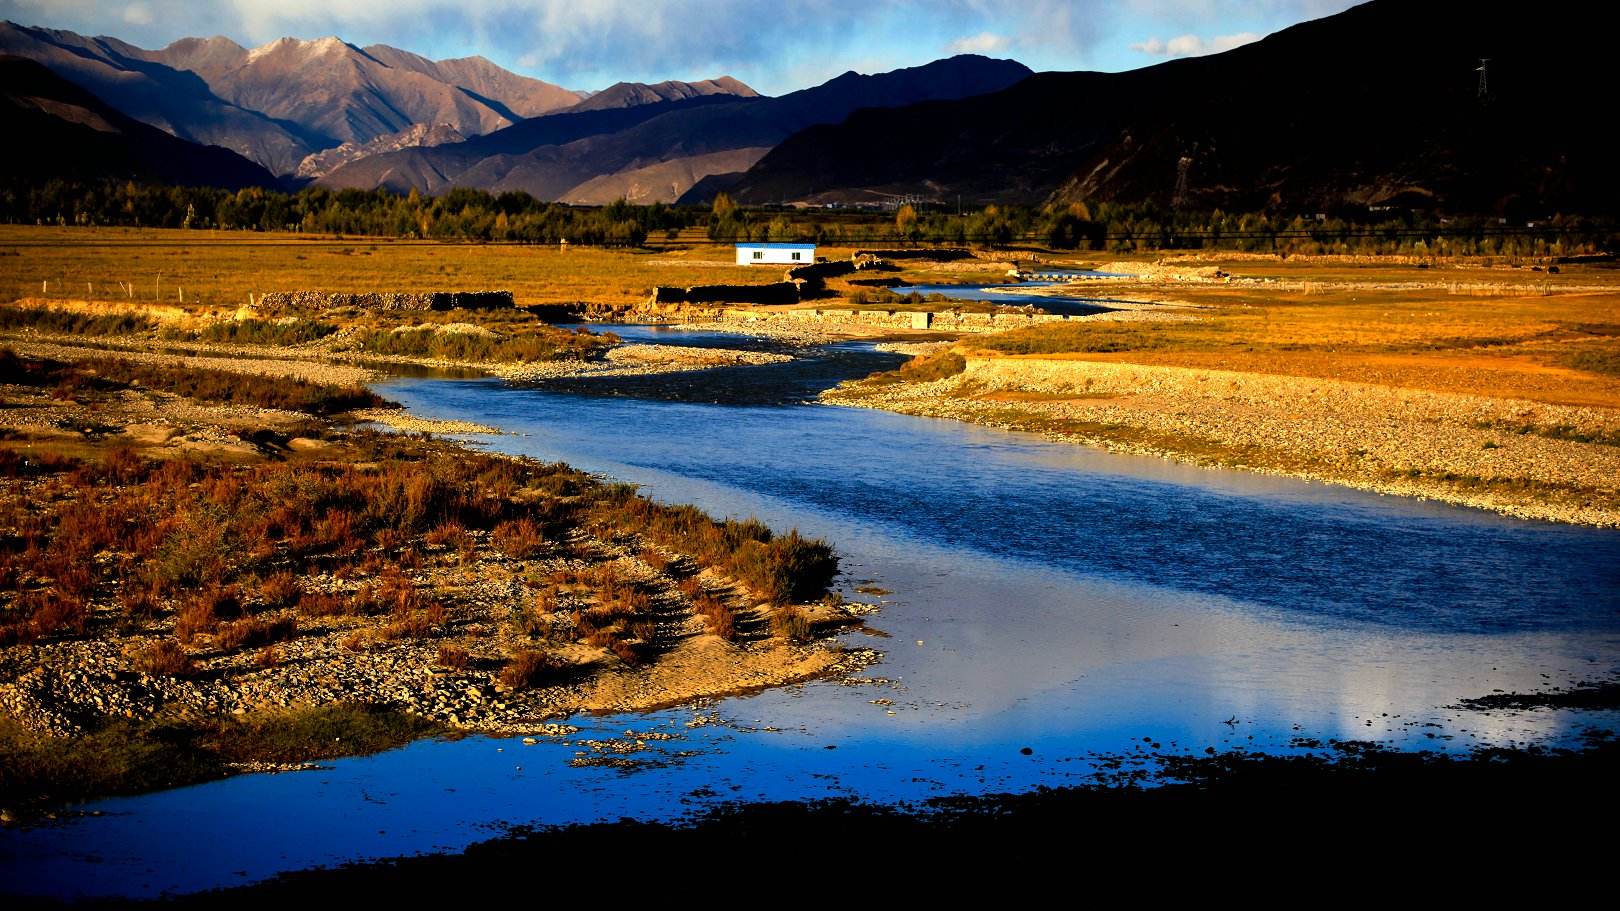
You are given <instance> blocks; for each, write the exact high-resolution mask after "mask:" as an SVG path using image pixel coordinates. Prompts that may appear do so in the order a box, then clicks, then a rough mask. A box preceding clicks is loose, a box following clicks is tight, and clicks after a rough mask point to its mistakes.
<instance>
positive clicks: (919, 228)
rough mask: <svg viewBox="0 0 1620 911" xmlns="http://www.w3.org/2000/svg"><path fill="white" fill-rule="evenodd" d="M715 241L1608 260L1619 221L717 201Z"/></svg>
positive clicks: (1109, 206) (1124, 206)
mask: <svg viewBox="0 0 1620 911" xmlns="http://www.w3.org/2000/svg"><path fill="white" fill-rule="evenodd" d="M708 233H709V237H710V238H711V239H712V240H715V241H729V240H737V241H741V240H747V241H778V240H779V241H801V242H816V243H822V244H836V245H855V244H873V243H902V244H903V243H919V244H952V245H959V246H970V245H983V246H1008V245H1011V244H1014V243H1021V244H1036V245H1040V246H1044V247H1049V248H1052V249H1057V250H1090V251H1100V252H1115V253H1125V252H1131V251H1136V250H1177V249H1186V250H1197V249H1222V250H1239V251H1247V252H1255V253H1283V254H1290V255H1293V254H1348V255H1392V254H1393V255H1407V256H1481V255H1485V256H1497V255H1501V256H1570V255H1582V254H1592V253H1603V252H1612V251H1613V250H1614V249H1615V248H1616V246H1617V243H1616V242H1617V240H1620V221H1617V220H1616V219H1614V218H1610V217H1593V216H1584V215H1553V216H1550V217H1548V218H1546V219H1542V220H1538V221H1536V222H1532V223H1519V224H1506V223H1504V222H1502V221H1501V220H1500V219H1498V218H1496V217H1494V216H1444V215H1440V214H1438V213H1426V212H1416V211H1411V212H1371V211H1363V212H1359V213H1335V214H1328V213H1321V214H1317V213H1311V214H1309V215H1300V214H1279V213H1270V212H1223V211H1221V210H1218V209H1217V210H1214V211H1202V212H1200V211H1187V210H1179V209H1168V208H1165V207H1163V206H1157V205H1153V204H1146V203H1110V202H1104V203H1099V204H1098V205H1097V206H1096V208H1095V209H1093V208H1092V207H1090V206H1088V205H1086V204H1085V203H1083V202H1081V203H1071V204H1068V205H1056V206H996V205H990V206H985V207H984V208H982V209H979V210H978V211H974V212H966V213H962V214H955V213H950V212H944V211H928V210H923V211H919V210H918V209H917V208H916V207H914V206H911V205H903V206H900V207H899V208H898V209H897V210H896V211H895V212H894V214H893V215H892V216H884V217H877V216H871V215H867V216H862V217H854V218H845V219H839V220H829V219H827V218H825V217H824V216H817V215H806V214H804V213H794V212H788V211H771V210H745V209H742V208H739V207H737V206H736V205H734V204H733V203H732V202H731V200H730V199H728V198H726V197H725V195H724V194H721V196H720V197H719V198H717V199H716V200H715V203H714V205H713V206H712V207H711V210H710V212H709V224H708Z"/></svg>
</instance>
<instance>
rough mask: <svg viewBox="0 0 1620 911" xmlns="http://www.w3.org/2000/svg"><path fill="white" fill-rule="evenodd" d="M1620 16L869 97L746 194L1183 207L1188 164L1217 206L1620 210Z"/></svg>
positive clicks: (1490, 16)
mask: <svg viewBox="0 0 1620 911" xmlns="http://www.w3.org/2000/svg"><path fill="white" fill-rule="evenodd" d="M1599 20H1601V21H1599ZM1613 21H1614V16H1613V14H1612V13H1608V12H1604V11H1598V10H1596V9H1595V8H1587V9H1584V10H1583V13H1582V18H1581V20H1580V21H1579V22H1577V21H1575V20H1574V19H1563V20H1556V21H1555V20H1545V21H1541V22H1539V23H1536V24H1534V25H1533V27H1532V24H1531V23H1528V22H1527V21H1526V20H1525V19H1524V17H1523V13H1522V10H1518V9H1515V8H1508V7H1496V6H1478V5H1475V4H1467V3H1460V2H1456V0H1443V2H1430V3H1423V4H1411V3H1399V2H1393V0H1377V2H1373V3H1368V4H1365V5H1363V6H1359V7H1356V8H1353V9H1351V10H1348V11H1346V12H1344V13H1341V14H1339V15H1336V16H1331V17H1328V18H1325V19H1320V20H1316V21H1313V22H1307V23H1304V24H1301V25H1298V26H1294V27H1292V28H1289V29H1286V30H1284V31H1282V32H1279V33H1277V34H1275V35H1272V36H1271V37H1269V38H1266V39H1264V40H1262V41H1259V42H1256V43H1254V44H1251V45H1247V46H1244V47H1241V48H1238V49H1236V50H1232V51H1228V52H1226V53H1223V54H1219V55H1214V56H1209V57H1201V58H1195V59H1187V60H1177V61H1172V62H1168V63H1164V64H1160V65H1158V66H1154V67H1148V68H1145V69H1141V70H1134V71H1131V72H1126V73H1046V74H1041V75H1039V76H1036V77H1033V78H1031V79H1028V80H1026V81H1024V82H1022V83H1020V84H1018V85H1016V86H1014V87H1012V88H1010V89H1008V90H1006V91H1003V92H999V93H996V94H993V95H985V96H980V97H976V98H969V99H965V100H961V101H944V102H933V103H926V104H919V105H913V106H910V107H906V108H902V109H899V110H891V111H876V110H867V111H860V112H857V113H856V114H855V115H853V116H851V117H850V118H849V119H848V120H847V121H845V122H843V123H841V124H838V125H834V126H820V127H814V128H811V129H809V130H805V131H804V132H802V133H800V134H798V135H795V136H793V137H792V138H790V139H788V140H787V141H785V142H783V143H782V144H781V145H779V146H778V147H777V148H776V149H775V150H773V151H772V152H771V153H770V154H769V155H767V156H766V157H765V158H764V159H762V160H761V161H760V162H759V163H758V164H757V165H755V166H754V167H753V168H752V169H751V170H750V171H749V172H748V173H747V174H746V175H744V176H743V177H742V178H740V179H739V180H738V181H737V182H736V183H735V184H734V185H733V187H732V191H733V193H734V195H735V196H736V197H737V198H738V199H739V200H740V201H744V202H755V203H760V202H772V201H778V200H782V199H789V200H793V199H822V200H845V201H853V200H858V199H861V198H874V196H875V195H876V194H878V193H887V192H910V193H917V192H921V193H926V194H932V195H934V196H936V197H937V198H940V199H942V200H947V201H948V200H953V199H954V197H955V196H956V195H957V194H961V195H962V197H963V198H964V201H971V202H975V203H981V202H990V201H1012V202H1039V201H1042V200H1045V199H1048V198H1049V197H1051V198H1055V199H1056V200H1058V201H1063V200H1069V199H1087V200H1092V201H1096V200H1128V201H1139V200H1153V201H1159V202H1165V203H1168V202H1171V201H1172V200H1173V198H1174V197H1175V196H1176V193H1177V189H1176V188H1177V183H1178V175H1179V174H1181V173H1182V172H1183V171H1184V172H1185V175H1186V180H1185V194H1184V201H1185V203H1186V204H1188V205H1191V206H1195V207H1200V208H1212V207H1224V208H1228V209H1257V208H1264V207H1282V208H1286V209H1292V210H1311V209H1321V208H1334V207H1338V206H1352V205H1360V206H1365V205H1377V204H1383V203H1393V204H1399V205H1409V204H1413V203H1414V202H1415V203H1419V204H1435V205H1441V206H1446V207H1450V208H1455V209H1469V210H1491V209H1504V210H1524V211H1547V210H1552V209H1570V210H1573V209H1580V210H1584V211H1595V210H1612V209H1613V208H1614V207H1615V205H1616V203H1617V202H1620V200H1617V191H1616V187H1617V184H1620V181H1617V180H1616V179H1615V178H1613V177H1611V176H1609V174H1608V171H1609V168H1608V164H1607V157H1608V150H1607V148H1606V143H1605V142H1604V141H1603V137H1602V135H1601V134H1602V133H1603V132H1604V130H1603V126H1602V122H1603V117H1602V116H1601V115H1600V114H1599V113H1598V110H1599V108H1600V107H1602V106H1604V105H1605V104H1607V103H1608V102H1607V96H1608V95H1610V94H1612V87H1613V85H1614V79H1613V78H1612V77H1610V76H1607V75H1605V74H1604V72H1603V67H1604V66H1605V63H1604V57H1603V55H1602V54H1601V53H1600V50H1601V48H1600V46H1599V44H1600V42H1601V41H1604V40H1607V35H1608V34H1610V31H1609V28H1608V26H1610V25H1612V24H1613ZM1481 57H1488V58H1491V60H1490V63H1489V73H1488V75H1489V95H1488V96H1487V97H1486V98H1484V99H1481V98H1480V97H1479V96H1478V73H1477V72H1476V67H1478V66H1479V58H1481ZM880 140H881V141H880ZM1183 158H1185V159H1187V161H1186V163H1185V165H1183V164H1182V159H1183Z"/></svg>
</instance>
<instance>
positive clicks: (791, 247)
mask: <svg viewBox="0 0 1620 911" xmlns="http://www.w3.org/2000/svg"><path fill="white" fill-rule="evenodd" d="M737 246H738V247H739V248H741V247H764V248H766V249H768V250H814V249H815V248H816V245H815V244H738V245H737Z"/></svg>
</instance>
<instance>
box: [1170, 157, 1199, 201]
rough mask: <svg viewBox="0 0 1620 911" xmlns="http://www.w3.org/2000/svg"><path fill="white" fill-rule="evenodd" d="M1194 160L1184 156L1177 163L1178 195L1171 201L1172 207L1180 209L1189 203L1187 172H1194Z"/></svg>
mask: <svg viewBox="0 0 1620 911" xmlns="http://www.w3.org/2000/svg"><path fill="white" fill-rule="evenodd" d="M1192 163H1193V160H1192V158H1191V157H1189V156H1186V155H1183V156H1181V160H1179V161H1177V162H1176V194H1175V196H1174V197H1173V198H1172V199H1171V200H1170V205H1171V206H1173V207H1175V208H1177V209H1179V208H1181V207H1182V206H1183V205H1186V203H1187V172H1188V171H1190V170H1192Z"/></svg>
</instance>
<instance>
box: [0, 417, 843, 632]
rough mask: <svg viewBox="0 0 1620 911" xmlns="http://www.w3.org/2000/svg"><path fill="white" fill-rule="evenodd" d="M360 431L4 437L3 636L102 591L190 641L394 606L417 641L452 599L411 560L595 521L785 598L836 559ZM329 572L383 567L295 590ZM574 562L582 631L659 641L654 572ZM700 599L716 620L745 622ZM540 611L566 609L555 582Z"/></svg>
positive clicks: (51, 623) (749, 531) (73, 624)
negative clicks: (278, 454) (349, 586)
mask: <svg viewBox="0 0 1620 911" xmlns="http://www.w3.org/2000/svg"><path fill="white" fill-rule="evenodd" d="M349 439H350V444H351V445H352V446H353V447H354V449H355V450H356V451H355V453H354V457H355V458H354V462H353V463H351V464H344V465H338V464H331V463H318V464H312V463H288V462H268V463H263V464H257V465H250V466H243V465H204V464H200V463H196V462H191V461H186V460H179V459H176V460H169V461H163V462H156V461H149V460H146V459H144V458H142V457H140V456H138V455H136V454H135V453H134V452H133V451H131V450H128V449H114V450H111V451H110V452H108V453H107V454H106V455H105V456H104V457H103V458H101V459H100V460H97V461H88V462H79V461H74V460H58V461H55V462H52V463H51V464H49V465H46V464H43V463H39V462H33V461H29V460H26V459H22V458H19V457H17V456H16V455H15V454H14V453H11V452H10V451H9V450H6V449H0V490H4V491H5V496H0V529H5V531H4V532H0V644H4V643H7V642H14V641H19V640H33V639H37V638H40V637H45V636H54V635H69V634H80V633H84V632H85V631H86V630H87V626H88V624H89V622H90V619H91V616H92V611H91V607H92V605H93V604H100V605H108V606H116V607H117V610H118V612H119V613H120V614H122V615H123V616H126V617H128V618H131V619H140V620H145V619H150V618H152V617H155V616H158V615H160V614H163V613H165V612H172V613H173V616H174V632H175V636H176V637H177V638H178V639H179V640H180V641H182V642H187V641H192V640H195V639H198V638H200V637H204V636H207V637H211V638H212V641H213V642H214V644H215V645H216V646H217V647H219V648H222V649H238V648H258V647H267V646H270V645H273V644H275V643H277V642H281V641H285V640H286V639H288V638H290V637H292V636H294V635H296V632H297V624H296V621H295V620H294V619H293V618H292V617H291V616H290V615H289V616H286V617H284V618H279V619H273V620H272V619H267V618H266V617H263V616H260V615H262V614H268V613H270V612H279V611H285V610H287V609H289V608H293V609H295V612H296V613H297V614H300V615H304V616H327V615H332V614H383V613H386V614H389V615H390V620H389V622H388V624H387V625H386V626H384V627H383V628H382V629H381V630H380V631H379V632H378V634H377V636H378V637H380V638H381V639H391V638H406V637H409V638H422V637H426V636H430V635H436V634H437V632H438V631H441V630H443V629H444V628H445V626H446V624H447V623H448V621H449V617H448V615H447V610H446V607H445V606H444V605H442V604H439V603H437V602H435V601H433V600H432V599H430V598H428V597H425V596H424V595H423V593H422V592H421V591H419V590H418V588H417V586H416V585H415V584H414V583H413V582H412V581H411V580H410V579H409V578H408V577H407V576H406V575H405V573H404V572H403V570H402V569H401V567H410V566H414V565H417V564H418V563H419V562H420V561H421V560H423V559H426V558H428V557H430V556H431V555H432V554H434V553H440V552H444V553H447V554H455V555H457V556H459V558H460V559H461V560H462V561H463V562H466V561H469V560H471V559H472V558H473V557H474V556H476V553H477V551H478V548H479V547H484V546H488V547H492V548H498V549H500V550H502V551H504V552H506V553H507V554H510V555H514V556H516V555H533V554H535V553H538V552H539V551H540V549H541V548H543V547H545V546H546V544H545V542H547V541H562V540H566V539H567V538H568V535H569V533H570V532H571V531H572V530H574V529H576V528H579V527H586V526H588V527H593V528H596V529H598V530H602V531H605V532H607V533H609V534H626V535H629V534H633V535H638V536H641V537H643V538H645V539H648V540H650V541H653V542H656V543H657V544H658V545H659V546H660V547H663V548H667V549H669V550H672V551H675V552H677V553H681V554H684V555H687V556H688V557H690V559H692V560H693V561H695V562H696V563H697V564H699V565H701V566H709V567H715V568H716V569H718V570H720V571H721V572H723V573H726V574H728V575H730V576H731V577H733V578H735V579H737V580H738V581H739V582H741V583H742V584H744V585H746V586H747V587H748V588H749V589H750V590H752V592H753V593H754V594H755V595H756V596H758V597H760V598H762V599H764V600H766V601H769V602H771V603H773V604H780V603H787V602H790V601H795V600H809V599H811V598H814V597H816V596H817V595H819V594H820V593H821V592H822V591H824V590H825V589H826V587H827V585H828V584H829V583H830V582H831V580H832V578H833V576H834V575H835V573H836V572H837V565H838V564H837V558H836V556H835V555H834V554H833V552H832V549H831V548H830V547H828V546H827V545H826V544H825V543H824V542H822V541H819V540H812V539H807V538H804V537H802V536H800V535H799V534H798V533H797V532H792V533H789V534H787V535H773V534H772V533H771V532H770V530H769V529H767V528H766V527H765V526H764V525H762V524H760V523H759V522H757V521H754V520H747V521H735V520H728V521H724V522H718V521H715V520H713V519H711V518H709V517H708V516H706V515H704V514H703V513H702V512H700V511H698V510H697V509H696V508H695V507H691V506H664V505H661V504H656V503H653V502H651V501H649V500H646V499H644V498H641V497H638V496H636V495H635V493H634V489H633V488H631V487H629V486H627V485H610V484H603V483H602V482H600V481H597V480H595V479H592V478H591V477H589V476H587V475H585V474H582V473H580V472H577V471H574V470H573V469H570V468H568V467H567V466H563V465H548V464H539V463H533V462H520V461H516V460H511V459H503V458H499V457H495V456H489V455H483V454H478V453H469V452H465V451H461V450H453V449H448V448H445V447H442V446H439V445H437V444H433V443H430V442H427V441H422V440H416V439H412V438H408V437H399V436H393V435H384V434H372V433H366V432H354V433H352V434H350V437H349ZM25 486H26V490H27V495H26V496H23V495H22V491H23V490H24V488H25ZM486 540H487V541H488V544H483V543H481V542H484V541H486ZM320 571H326V572H331V573H333V574H335V575H340V576H342V575H349V576H353V575H356V574H358V575H360V576H362V577H364V578H367V579H369V580H371V581H367V582H365V583H364V584H361V585H360V586H359V587H358V588H357V590H355V591H352V592H340V593H334V592H319V591H309V590H304V589H303V588H302V587H301V586H300V585H299V583H298V581H297V579H298V577H299V576H300V575H303V574H306V573H310V572H320ZM563 575H564V576H568V577H570V578H561V579H554V584H557V585H571V584H572V585H585V586H588V587H589V588H590V589H591V592H592V594H591V600H592V601H594V603H593V604H592V606H591V607H589V608H587V609H585V610H582V611H580V612H579V614H578V616H577V617H576V618H575V624H576V631H577V632H578V633H579V635H580V637H581V638H585V639H587V641H594V644H597V645H601V646H603V647H606V648H610V649H612V650H613V651H614V652H615V653H616V654H618V655H619V656H620V657H621V658H624V659H625V660H626V661H635V660H637V659H639V657H641V656H642V654H643V653H644V652H645V650H647V649H650V648H654V647H656V646H657V644H658V624H657V622H656V619H655V612H654V604H653V599H652V596H651V594H650V593H649V592H648V591H647V590H646V589H645V587H644V586H642V585H640V584H637V583H634V582H631V581H627V580H624V579H622V578H620V577H619V574H618V572H617V570H616V569H615V567H614V566H613V565H612V564H602V565H600V566H598V567H596V568H595V569H593V570H591V571H588V572H587V573H584V574H568V573H564V574H563ZM705 605H706V602H704V603H700V604H699V609H700V612H703V613H704V614H705V616H708V615H709V614H713V615H714V617H713V618H712V619H711V623H714V624H716V625H717V626H718V628H719V629H720V630H725V629H727V628H728V627H731V626H732V622H731V621H729V620H727V619H726V617H727V614H726V613H725V612H723V611H722V610H721V609H720V608H718V607H713V606H707V607H706V606H705ZM537 606H541V607H546V606H549V607H550V609H555V597H554V593H553V596H552V599H551V601H550V602H549V605H539V604H538V603H537ZM722 607H723V606H722ZM278 617H279V615H278ZM360 644H362V645H363V644H364V643H360Z"/></svg>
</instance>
